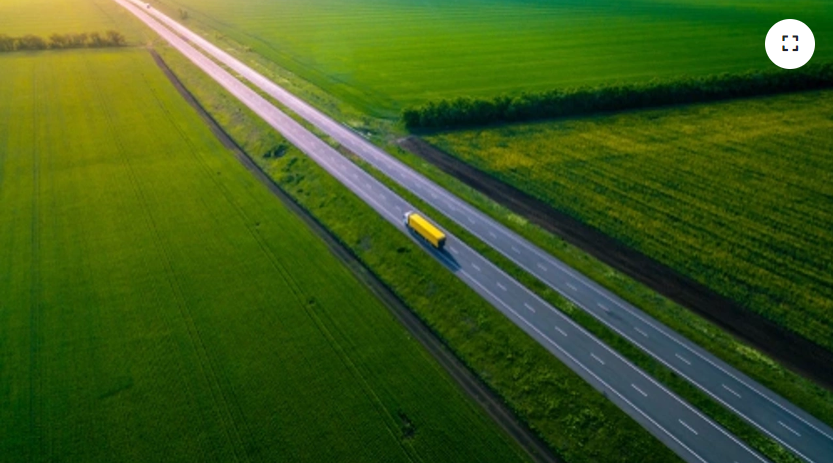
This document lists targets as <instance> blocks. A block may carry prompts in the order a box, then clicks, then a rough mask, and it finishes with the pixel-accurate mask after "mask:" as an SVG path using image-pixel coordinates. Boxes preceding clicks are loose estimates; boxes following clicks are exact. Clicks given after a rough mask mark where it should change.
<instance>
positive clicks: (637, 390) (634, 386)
mask: <svg viewBox="0 0 833 463" xmlns="http://www.w3.org/2000/svg"><path fill="white" fill-rule="evenodd" d="M631 387H632V388H634V389H636V392H639V393H640V394H642V395H643V396H644V397H648V394H646V393H645V391H643V390H642V389H639V387H637V385H636V384H631Z"/></svg>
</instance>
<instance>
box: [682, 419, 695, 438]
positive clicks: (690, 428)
mask: <svg viewBox="0 0 833 463" xmlns="http://www.w3.org/2000/svg"><path fill="white" fill-rule="evenodd" d="M677 421H679V422H680V424H681V425H683V426H685V428H686V429H688V430H689V431H691V432H693V433H694V435H695V436H697V435H699V434H697V431H695V430H694V428H692V427H691V426H689V425H688V424H686V422H685V421H683V420H677Z"/></svg>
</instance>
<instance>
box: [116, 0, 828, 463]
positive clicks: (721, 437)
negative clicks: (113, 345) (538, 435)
mask: <svg viewBox="0 0 833 463" xmlns="http://www.w3.org/2000/svg"><path fill="white" fill-rule="evenodd" d="M114 1H116V2H118V3H120V4H121V5H123V6H124V7H125V8H127V9H128V10H130V11H131V12H132V13H134V14H135V15H136V16H138V17H139V18H140V19H141V20H142V21H144V22H145V23H146V24H147V25H148V26H150V27H151V28H153V29H154V30H155V31H156V32H157V33H159V34H160V35H161V36H162V37H163V38H164V39H166V40H167V41H168V42H170V43H171V44H172V45H173V46H174V47H175V48H177V49H178V50H179V51H181V52H182V53H183V54H184V55H185V56H186V57H187V58H189V59H190V60H191V61H193V62H194V63H195V64H197V66H199V67H200V68H201V69H203V71H205V72H206V73H208V74H209V75H210V76H212V77H213V78H214V79H215V80H217V81H218V83H220V84H221V85H222V86H223V87H225V88H226V89H227V90H228V91H229V92H230V93H232V94H233V95H234V96H235V97H237V98H239V99H240V100H241V101H242V102H243V103H244V104H246V105H247V106H248V107H250V108H251V109H252V110H253V111H254V112H255V113H257V114H258V115H259V116H261V117H262V118H263V119H264V120H266V121H267V122H268V123H269V124H270V125H272V127H274V128H275V129H276V130H278V131H279V132H281V133H282V134H283V135H284V136H285V137H286V138H287V139H288V140H289V141H290V142H291V143H293V144H294V145H295V146H297V147H298V148H299V149H301V150H302V151H303V152H304V153H306V154H307V155H309V156H310V157H311V158H312V159H313V160H314V161H316V162H317V163H318V164H319V165H321V166H322V167H323V168H324V169H326V170H327V171H328V172H329V173H330V174H332V175H333V176H334V177H335V178H337V179H338V180H339V181H341V182H342V183H343V184H344V185H345V186H347V187H348V188H350V189H351V190H352V191H353V192H354V193H355V194H356V195H358V196H359V197H360V198H362V199H363V200H364V201H365V202H367V203H368V204H369V205H370V206H371V207H373V208H374V209H375V210H376V211H378V212H379V214H381V215H382V216H383V217H384V218H385V219H386V220H388V221H390V222H391V223H393V224H394V225H395V226H397V227H398V228H399V229H400V230H401V231H402V232H403V233H408V232H407V230H406V228H405V227H404V225H403V223H402V214H403V213H404V212H405V211H408V210H415V208H414V207H413V206H411V205H409V204H408V203H407V202H405V201H404V200H403V199H402V198H400V197H399V196H397V195H396V194H394V193H393V192H391V191H390V190H389V189H388V188H387V187H385V186H384V185H383V184H381V183H380V182H378V181H376V180H375V179H373V178H372V177H371V176H370V175H368V174H367V173H366V172H364V171H363V170H362V169H361V168H359V167H358V166H356V165H355V164H353V163H352V162H350V161H349V160H347V159H346V158H344V157H343V156H342V155H341V154H340V153H338V152H337V151H336V150H334V149H333V148H331V147H330V146H329V145H327V144H326V143H324V142H323V141H321V140H319V139H318V138H316V137H315V136H314V135H313V134H312V133H310V132H309V131H307V130H306V129H305V128H303V127H302V126H301V125H300V124H298V123H297V122H295V121H294V120H292V119H291V118H290V117H288V116H286V115H285V114H283V113H282V112H281V111H280V110H278V109H277V108H276V107H275V106H274V105H272V104H271V103H269V102H268V101H267V100H265V99H264V98H262V97H260V96H259V95H257V94H256V93H255V92H254V91H253V90H251V89H250V88H249V87H247V86H246V85H245V84H243V83H242V82H240V81H238V80H237V79H236V78H234V77H233V76H231V75H230V74H229V73H228V72H226V71H225V70H224V69H223V68H221V67H220V66H218V65H217V64H216V63H215V62H213V61H212V60H211V59H208V58H207V57H206V56H205V55H203V54H202V53H200V52H199V51H197V50H196V49H195V48H194V47H192V46H191V45H189V43H186V42H185V41H183V40H182V39H183V38H185V39H187V41H188V42H190V43H191V44H194V45H195V46H197V47H199V48H201V49H202V50H203V51H204V52H205V53H207V54H208V55H210V56H211V57H212V58H213V59H216V60H217V61H218V62H220V63H222V64H223V65H225V66H227V67H228V68H229V69H232V70H233V71H234V72H236V73H238V74H239V75H240V76H242V77H243V78H245V79H247V80H249V81H250V82H251V83H252V84H253V85H255V86H256V87H258V88H259V89H260V90H262V91H263V92H265V93H266V94H268V95H270V96H271V97H273V98H275V99H276V100H277V101H279V102H280V103H281V104H283V105H285V106H286V107H287V108H289V109H291V110H292V111H294V112H295V113H297V114H298V115H299V116H300V117H302V118H304V119H305V120H307V121H308V122H309V123H311V124H313V125H314V126H316V127H317V128H318V129H319V130H321V131H322V132H324V133H326V134H327V135H329V136H331V137H332V138H333V139H335V140H336V141H337V142H338V143H340V144H341V145H342V146H344V147H345V148H347V149H348V150H350V151H351V152H353V153H355V154H356V155H358V156H360V157H361V158H363V159H364V160H366V161H367V162H368V163H370V164H371V165H373V166H374V167H375V168H376V169H378V170H379V171H381V172H382V173H384V174H385V175H387V176H389V177H390V178H391V179H393V180H395V181H396V182H398V183H399V184H400V185H402V186H403V187H404V188H407V189H408V190H409V191H411V192H412V193H413V194H415V195H416V196H418V197H419V198H420V199H422V200H424V201H426V202H427V203H428V204H430V205H431V206H432V207H434V208H435V209H437V210H439V211H440V212H442V213H443V214H445V215H446V216H447V217H449V218H450V219H452V220H454V221H455V222H456V223H458V224H459V225H460V226H462V227H463V228H465V229H466V230H468V231H469V232H470V233H472V234H473V235H475V236H477V237H478V238H479V239H480V240H482V241H483V242H485V243H487V244H488V245H490V246H492V247H493V248H494V249H496V250H497V251H498V252H500V253H501V254H503V255H504V256H506V257H507V258H509V259H511V260H512V261H513V262H515V263H516V264H517V265H519V266H520V267H522V268H524V269H525V270H526V271H528V272H529V273H531V274H533V275H535V276H536V277H537V278H539V279H540V280H541V281H542V282H544V283H546V284H547V285H548V286H550V287H551V288H553V289H554V290H556V291H558V292H559V293H560V294H562V295H563V296H564V297H566V298H567V299H569V300H571V301H572V302H574V303H575V304H576V305H577V306H578V307H580V308H582V309H583V310H586V311H587V312H589V313H590V314H592V315H593V316H595V317H596V318H597V319H598V320H600V321H601V322H602V323H604V324H605V325H606V326H608V327H609V328H611V329H613V330H614V331H616V332H617V333H619V334H620V335H622V336H623V337H625V338H626V339H628V340H629V341H630V342H632V343H633V344H635V345H636V346H638V347H640V348H641V349H643V350H644V351H645V352H647V353H648V354H649V355H651V356H653V357H654V358H656V359H657V360H659V361H660V362H662V363H663V364H665V365H666V366H668V367H669V368H671V369H672V370H673V371H675V372H676V373H678V374H679V375H680V376H682V377H684V378H686V379H687V380H688V381H690V382H691V383H692V384H694V385H696V386H697V387H698V388H700V389H701V390H703V391H704V392H706V393H707V394H709V395H710V396H711V397H713V398H714V399H715V400H717V401H718V402H720V403H722V404H723V405H724V406H726V407H728V408H729V409H731V410H732V411H734V412H735V413H737V414H738V415H740V416H741V417H743V418H744V419H746V420H747V421H748V422H750V423H751V424H753V425H754V426H756V427H757V428H758V429H760V430H761V431H762V432H764V433H766V434H767V435H769V436H771V437H772V438H774V439H775V440H777V441H778V442H780V443H781V444H782V445H784V446H785V447H786V448H788V449H790V450H792V451H793V452H795V453H796V455H798V456H800V457H801V458H803V459H804V460H806V461H809V462H813V463H827V462H833V430H831V429H830V428H829V427H828V426H826V425H825V424H823V423H821V422H820V421H819V420H817V419H815V418H814V417H812V416H811V415H809V414H808V413H806V412H804V411H803V410H801V409H799V408H798V407H795V406H794V405H792V404H791V403H789V402H788V401H786V400H785V399H783V398H782V397H780V396H778V395H777V394H775V393H773V392H771V391H769V390H768V389H766V388H764V387H763V386H761V385H760V384H758V383H757V382H755V381H753V380H752V379H750V378H748V377H747V376H745V375H744V374H743V373H740V372H739V371H737V370H736V369H734V368H732V367H731V366H729V365H727V364H726V363H725V362H722V361H721V360H719V359H718V358H716V357H714V356H713V355H711V354H709V353H708V352H706V351H705V350H703V349H702V348H700V347H699V346H697V345H695V344H693V343H691V342H690V341H688V340H687V339H685V338H684V337H682V336H680V335H679V334H677V333H675V332H674V331H672V330H670V329H668V328H667V327H665V326H663V325H662V324H661V323H659V322H658V321H656V320H654V319H652V318H651V317H649V316H648V315H647V314H645V313H643V312H642V311H640V310H639V309H637V308H635V307H633V306H631V305H630V304H628V303H627V302H625V301H624V300H622V299H621V298H619V297H618V296H616V295H614V294H612V293H610V292H609V291H607V290H605V289H604V288H602V287H601V286H600V285H598V284H597V283H595V282H593V281H591V280H590V279H588V278H587V277H585V276H583V275H581V274H580V273H578V272H576V271H575V270H573V269H571V268H569V267H568V266H567V265H566V264H564V263H562V262H561V261H559V260H558V259H556V258H554V257H552V256H550V255H549V254H547V253H546V252H545V251H543V250H541V249H540V248H538V247H536V246H535V245H533V244H532V243H529V242H528V241H526V240H525V239H524V238H522V237H520V236H518V235H517V234H515V233H514V232H512V231H511V230H509V229H507V228H506V227H504V226H502V225H501V224H499V223H497V222H496V221H495V220H493V219H492V218H490V217H488V216H487V215H485V214H483V213H482V212H480V211H479V210H477V209H476V208H474V207H472V206H470V205H469V204H467V203H465V202H464V201H462V200H460V199H459V198H457V197H456V196H454V195H453V194H451V193H449V192H448V191H446V190H444V189H443V188H441V187H440V186H438V185H436V184H434V183H433V182H431V181H430V180H428V179H426V178H425V177H423V176H422V175H420V174H419V173H417V172H415V171H413V170H412V169H411V168H410V167H408V166H406V165H405V164H403V163H401V162H400V161H398V160H396V159H395V158H393V157H392V156H390V155H389V154H387V153H385V152H384V151H383V150H381V149H379V148H378V147H376V146H375V145H373V144H372V143H370V142H369V141H367V140H365V139H364V138H362V137H361V136H359V135H358V134H356V133H355V132H353V131H352V130H350V129H349V128H347V127H345V126H343V125H342V124H340V123H338V122H336V121H334V120H332V119H330V118H328V117H327V116H325V115H324V114H322V113H321V112H319V111H318V110H316V109H314V108H313V107H311V106H310V105H308V104H307V103H305V102H304V101H302V100H300V99H298V98H297V97H295V96H294V95H292V94H290V93H288V92H287V91H285V90H284V89H283V88H281V87H279V86H277V85H276V84H275V83H273V82H272V81H270V80H268V79H267V78H265V77H264V76H262V75H260V74H259V73H257V72H255V71H254V70H252V69H251V68H249V67H248V66H246V65H245V64H243V63H241V62H240V61H238V60H236V59H235V58H233V57H231V56H230V55H228V54H227V53H225V52H224V51H222V50H220V49H219V48H217V47H215V46H214V45H213V44H211V43H210V42H208V41H206V40H204V39H203V38H201V37H200V36H198V35H197V34H194V33H193V32H191V31H190V30H188V29H187V28H185V27H183V26H182V25H180V24H179V23H177V22H176V21H174V20H172V19H170V18H169V17H167V16H165V15H164V14H162V13H160V12H158V11H156V10H155V9H153V8H148V7H147V5H146V4H144V3H141V2H132V1H131V0H114ZM150 15H152V16H153V17H155V18H156V19H158V20H159V21H161V22H162V23H164V24H165V25H166V26H167V27H165V26H163V25H162V24H160V23H159V22H157V21H156V20H154V19H153V18H151V17H150ZM173 32H175V33H173ZM425 250H426V252H428V253H430V254H432V255H433V256H434V257H435V258H436V259H438V260H440V261H441V262H442V263H443V264H444V265H446V267H448V268H449V269H450V270H451V271H453V272H454V273H455V274H456V275H457V276H458V277H460V279H462V280H463V281H464V282H465V283H466V284H468V285H469V286H470V287H472V288H473V289H474V290H475V291H477V292H478V293H479V294H480V295H482V296H483V297H484V298H486V299H487V300H488V301H489V302H490V303H492V304H493V305H494V306H495V307H496V308H497V309H499V310H500V311H501V312H503V313H504V314H505V315H506V316H507V317H509V318H510V319H511V320H512V321H513V322H514V323H516V324H517V325H518V326H520V327H521V328H522V329H524V330H525V331H526V332H527V333H529V334H530V335H531V336H532V337H533V338H535V339H536V340H537V341H538V342H540V343H541V344H542V345H544V346H545V347H546V348H547V349H548V350H550V352H552V353H553V354H554V355H555V356H556V357H558V358H559V359H560V360H562V361H563V362H564V363H565V364H567V365H568V366H570V367H571V368H572V369H573V370H574V371H576V372H577V373H578V374H579V375H580V376H582V377H583V378H584V379H585V380H587V381H588V382H589V383H590V384H592V385H593V386H594V387H596V388H597V389H599V390H600V391H602V392H603V393H605V394H606V395H607V397H608V398H610V400H612V401H613V402H614V403H616V404H617V405H618V406H619V407H621V408H622V409H623V410H625V412H627V413H628V414H629V415H630V416H632V417H633V418H634V419H636V420H637V421H638V422H640V423H641V424H642V425H643V426H645V427H646V428H647V429H648V430H649V431H651V432H652V433H653V434H654V435H655V436H657V437H658V438H659V439H660V440H662V441H663V442H664V443H666V444H667V445H668V446H669V447H670V448H672V449H673V450H674V451H676V452H677V453H678V454H679V455H680V456H681V457H683V458H684V459H685V460H687V461H691V462H715V463H717V462H721V463H722V462H733V461H737V462H745V461H765V460H764V459H763V458H761V457H760V456H759V455H758V454H756V453H755V452H753V451H752V450H751V449H749V448H748V447H747V446H746V445H745V444H743V443H741V442H739V441H738V440H737V439H735V438H734V437H733V436H731V435H730V434H729V433H728V432H726V431H725V430H723V429H722V428H721V427H719V426H718V425H717V424H715V423H713V422H712V421H711V420H709V419H707V418H706V417H704V416H702V415H701V414H700V413H699V412H698V411H696V410H694V409H693V408H692V407H690V406H689V405H688V404H686V403H685V402H683V401H682V400H681V399H679V398H678V397H676V396H675V395H674V394H672V393H671V392H670V391H668V390H666V389H665V388H664V387H663V386H661V385H660V384H658V383H657V382H655V381H654V380H653V379H652V378H650V377H649V376H647V375H646V374H644V373H643V372H641V371H640V370H639V369H637V368H636V367H635V366H633V365H632V364H630V363H629V362H628V361H626V360H625V359H623V358H622V357H621V356H619V355H618V354H617V353H616V352H614V351H612V350H611V349H609V348H608V347H607V346H605V345H604V344H603V343H601V342H600V341H598V340H597V339H596V338H595V337H593V336H592V335H590V334H589V333H587V332H586V331H585V330H584V329H582V328H581V327H579V326H577V325H575V324H574V323H573V322H572V321H571V320H570V319H569V318H567V317H566V316H564V315H563V314H561V312H559V311H558V310H556V309H554V308H553V307H551V306H550V305H549V304H548V303H546V302H545V301H543V300H541V299H540V298H538V297H537V296H536V295H535V294H533V293H532V292H531V291H529V290H528V289H527V288H525V287H523V286H522V285H520V284H519V283H517V282H516V281H515V280H514V279H512V278H511V277H509V276H508V275H506V274H505V273H504V272H502V271H501V270H500V269H498V268H497V267H496V266H494V265H493V264H492V263H490V262H489V261H487V260H486V259H485V258H483V257H482V256H480V255H479V254H477V253H476V252H475V251H473V250H472V249H471V248H469V247H468V246H466V245H465V244H464V243H462V242H461V241H460V240H457V239H455V238H454V236H452V235H450V234H449V239H448V244H447V245H446V250H445V252H438V251H435V250H433V249H430V248H428V247H425Z"/></svg>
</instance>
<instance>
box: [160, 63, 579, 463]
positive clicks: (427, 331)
mask: <svg viewBox="0 0 833 463" xmlns="http://www.w3.org/2000/svg"><path fill="white" fill-rule="evenodd" d="M150 53H151V55H153V59H154V60H155V61H156V64H157V65H158V66H159V67H160V68H161V69H162V71H163V72H164V73H165V75H166V76H167V77H168V79H170V81H171V83H173V84H174V86H175V87H176V89H177V90H178V91H179V93H180V94H181V95H182V97H183V98H185V100H186V101H187V102H188V103H189V104H190V105H191V106H192V107H193V108H194V109H195V110H196V111H197V112H198V113H199V115H200V117H202V119H203V120H204V121H205V123H206V124H208V126H209V128H210V129H211V132H212V133H214V135H215V136H216V137H217V138H218V139H219V140H220V142H221V143H222V144H223V146H225V147H226V148H227V149H229V150H230V151H232V153H234V156H235V158H237V160H238V161H240V163H241V164H243V166H244V167H246V169H247V170H248V171H249V172H251V173H252V175H254V176H255V178H256V179H257V180H259V181H260V182H261V183H262V184H263V185H265V186H266V188H267V189H269V191H270V192H272V194H274V195H275V196H276V197H277V198H278V199H279V200H280V201H281V202H282V203H283V204H284V205H285V206H286V207H287V208H289V210H291V211H292V212H293V213H295V214H296V215H298V216H299V217H300V218H301V219H302V220H303V221H304V223H305V224H306V225H307V226H308V227H309V228H310V230H311V231H312V232H313V233H315V234H316V235H318V236H319V237H320V238H321V239H322V240H324V242H325V243H326V245H327V247H328V249H329V250H330V252H332V253H333V255H335V256H336V257H337V258H338V259H339V260H340V261H341V262H342V263H344V265H345V266H347V268H349V269H350V271H351V272H352V273H353V275H355V276H356V277H357V278H358V279H359V280H360V281H362V282H363V283H365V284H366V285H367V286H368V287H369V288H370V290H371V291H372V292H373V294H375V295H376V296H377V297H378V298H379V299H380V300H381V301H382V302H383V304H384V305H385V307H387V308H388V310H389V311H390V312H391V314H392V315H393V316H394V317H395V318H396V319H397V320H398V321H399V322H400V323H401V324H402V325H403V326H404V327H405V328H406V329H407V330H408V332H409V333H410V334H411V336H413V337H414V339H416V340H417V341H419V342H420V343H421V344H422V345H423V347H425V349H426V350H427V351H428V352H429V353H430V354H431V355H432V356H433V357H434V358H435V359H436V360H437V362H438V363H439V364H440V365H441V366H442V367H443V368H445V370H446V371H447V372H448V374H449V375H450V376H451V377H452V378H453V379H454V381H455V382H456V383H457V384H458V385H459V386H460V387H461V388H462V389H463V391H465V392H466V393H467V394H468V395H469V396H470V397H471V398H472V399H474V401H475V402H477V403H478V404H479V405H480V406H481V407H483V409H484V410H485V411H486V413H487V414H488V415H489V416H490V417H491V418H492V419H493V420H494V421H495V422H496V423H497V424H498V425H499V426H500V427H501V429H503V430H504V432H506V433H507V434H508V435H509V436H511V437H512V438H513V439H515V441H516V442H517V443H518V445H520V447H521V448H523V449H524V451H526V453H527V454H528V455H529V457H530V458H531V459H532V461H534V462H537V463H563V462H564V460H562V459H561V458H559V457H558V456H557V455H556V454H555V453H553V451H552V449H551V448H550V447H549V445H547V443H545V442H544V441H543V440H542V439H541V438H540V437H539V436H538V435H537V434H536V433H535V432H534V431H532V430H531V429H530V428H529V427H528V426H527V425H526V424H525V423H523V422H522V421H520V420H519V419H518V418H517V417H516V416H515V414H514V413H513V412H512V410H510V409H509V407H507V406H506V405H505V404H504V403H503V400H502V399H501V398H500V397H499V396H498V395H497V394H495V393H494V392H493V391H492V390H491V389H489V387H488V386H487V385H486V384H485V383H483V382H482V381H481V380H480V378H479V377H478V376H477V375H475V374H474V373H473V372H472V371H471V370H469V368H468V367H467V366H466V365H465V364H464V363H463V362H462V361H461V360H460V359H459V358H457V356H456V355H454V353H453V352H452V351H451V350H450V349H449V348H448V347H447V346H446V345H445V344H444V342H443V341H442V340H441V338H440V337H439V336H437V334H436V333H435V332H434V331H433V330H432V329H431V328H430V327H428V325H426V324H425V323H423V322H422V320H421V319H420V318H419V316H417V315H416V314H415V313H414V312H413V311H411V310H410V309H409V308H408V307H407V306H406V305H405V303H404V302H403V301H402V300H401V299H399V298H398V297H397V296H396V295H395V294H394V293H393V291H391V290H390V288H388V287H387V286H386V285H385V284H384V283H383V282H382V281H381V280H379V279H378V278H377V277H376V275H374V274H373V272H371V271H370V270H369V269H368V268H367V267H365V266H364V264H363V263H362V262H361V261H360V260H359V258H358V257H357V256H356V255H355V254H353V252H352V251H351V250H350V249H349V248H348V247H347V246H345V245H344V244H343V243H342V242H341V241H339V239H338V237H336V236H335V235H333V234H332V233H330V231H329V230H328V229H326V228H325V227H324V226H323V225H322V224H321V223H319V222H318V220H317V219H316V218H315V217H313V216H312V215H311V214H310V213H309V212H308V211H307V210H306V209H304V208H303V206H301V205H300V204H298V203H297V202H295V200H294V199H292V197H291V196H289V195H288V194H286V192H284V191H283V190H281V189H280V187H279V186H278V185H277V184H276V183H275V182H274V181H272V179H271V178H270V177H269V176H268V175H266V173H265V172H263V171H262V170H261V169H260V167H258V166H257V164H255V163H254V161H252V159H251V158H249V156H248V155H246V153H245V152H244V151H243V149H242V148H241V147H240V146H238V145H237V143H236V142H235V141H234V140H233V139H232V138H231V136H229V135H228V134H227V133H226V132H225V131H224V130H223V128H222V127H220V125H219V124H218V123H217V121H215V120H214V118H213V117H211V115H210V114H208V112H207V111H206V110H205V108H203V107H202V105H200V103H199V102H198V101H197V100H196V98H194V96H193V95H192V94H191V92H190V91H189V90H188V89H187V88H186V87H185V86H184V85H183V84H182V82H181V81H180V80H179V78H178V77H177V76H176V74H174V73H173V71H172V70H171V69H170V68H169V67H168V65H167V63H165V61H164V60H163V59H162V57H161V56H159V54H158V53H157V52H156V51H155V50H150Z"/></svg>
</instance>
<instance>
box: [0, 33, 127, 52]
mask: <svg viewBox="0 0 833 463" xmlns="http://www.w3.org/2000/svg"><path fill="white" fill-rule="evenodd" d="M125 45H127V39H125V37H124V35H123V34H122V33H121V32H118V31H114V30H108V31H106V32H104V33H103V34H101V33H99V32H91V33H86V32H82V33H76V34H52V35H50V36H49V38H48V39H44V38H43V37H39V36H36V35H32V34H28V35H24V36H22V37H10V36H8V35H5V34H0V52H10V51H22V50H46V49H68V48H98V47H123V46H125Z"/></svg>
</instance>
